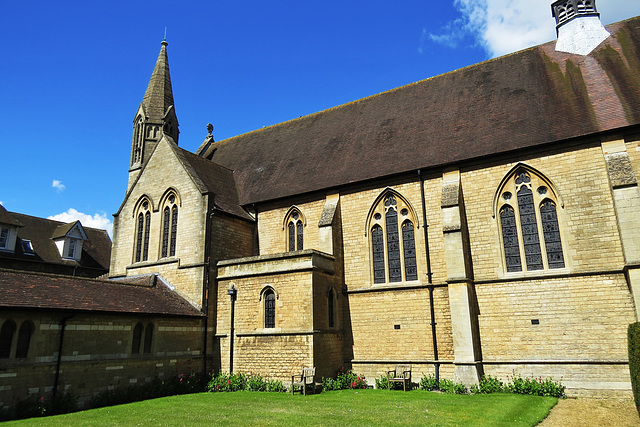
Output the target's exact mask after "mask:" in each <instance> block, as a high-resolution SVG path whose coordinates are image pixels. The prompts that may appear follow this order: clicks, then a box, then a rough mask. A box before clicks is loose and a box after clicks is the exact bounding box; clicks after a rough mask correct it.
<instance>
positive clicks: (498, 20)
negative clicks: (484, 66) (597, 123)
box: [419, 0, 640, 57]
mask: <svg viewBox="0 0 640 427" xmlns="http://www.w3.org/2000/svg"><path fill="white" fill-rule="evenodd" d="M453 4H454V6H455V7H456V9H457V10H458V13H459V14H460V16H459V17H457V18H456V19H455V20H452V21H450V22H449V23H447V24H446V25H445V26H443V27H442V28H440V29H439V30H438V31H436V32H429V33H427V36H428V37H424V36H423V37H424V38H425V40H426V39H428V40H430V41H432V42H434V43H439V44H442V45H445V46H448V47H451V48H456V47H458V46H459V43H460V41H461V40H463V39H464V38H465V37H472V38H473V39H475V43H476V44H477V45H479V46H482V48H483V49H484V50H485V51H486V52H487V56H489V57H496V56H501V55H505V54H507V53H511V52H515V51H518V50H521V49H525V48H527V47H531V46H535V45H538V44H540V43H545V42H547V41H550V40H554V39H555V38H556V32H555V20H554V19H553V17H552V16H551V6H550V5H551V2H547V1H536V2H532V1H531V0H454V2H453ZM598 11H599V12H600V14H601V15H602V20H603V22H605V23H610V22H615V21H618V20H621V19H625V18H629V17H632V16H635V15H638V14H639V13H640V6H639V5H638V3H637V2H629V1H628V0H608V1H606V2H605V1H601V2H600V3H598ZM423 33H424V31H423ZM421 46H422V45H421ZM419 50H420V49H419Z"/></svg>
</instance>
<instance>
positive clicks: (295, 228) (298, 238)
mask: <svg viewBox="0 0 640 427" xmlns="http://www.w3.org/2000/svg"><path fill="white" fill-rule="evenodd" d="M284 223H285V230H286V232H287V250H288V251H289V252H293V251H301V250H302V249H304V236H303V234H304V217H303V216H302V213H300V211H299V210H298V209H297V208H291V209H289V212H288V213H287V215H286V217H285V221H284Z"/></svg>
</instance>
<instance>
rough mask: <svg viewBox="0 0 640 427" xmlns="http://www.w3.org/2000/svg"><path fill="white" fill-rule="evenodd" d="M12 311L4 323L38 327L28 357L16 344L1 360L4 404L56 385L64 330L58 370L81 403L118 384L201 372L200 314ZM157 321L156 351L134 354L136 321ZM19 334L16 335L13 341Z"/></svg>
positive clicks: (64, 384)
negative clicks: (17, 353)
mask: <svg viewBox="0 0 640 427" xmlns="http://www.w3.org/2000/svg"><path fill="white" fill-rule="evenodd" d="M69 316H70V315H69V313H56V312H42V311H39V312H29V311H15V312H12V311H7V312H3V313H2V315H1V316H0V325H1V324H3V323H4V321H5V320H6V319H12V320H13V321H15V322H16V324H17V325H18V328H20V325H21V324H22V322H23V321H31V322H33V325H34V326H35V330H34V331H33V334H32V337H31V342H30V346H29V352H28V357H27V358H24V359H16V358H15V357H13V356H15V344H14V350H13V355H12V357H10V358H9V359H0V406H12V405H13V404H14V403H15V402H16V401H18V400H22V399H25V398H27V397H29V396H33V395H36V396H37V397H40V396H47V395H50V393H51V392H52V390H53V387H54V383H55V372H56V365H57V361H58V349H59V344H60V331H61V321H62V319H64V318H68V320H67V321H66V327H65V330H64V340H63V346H62V357H61V364H60V372H59V382H58V390H59V391H62V390H64V391H68V392H72V393H74V394H75V395H76V396H78V398H79V403H80V405H81V407H82V406H84V404H85V403H86V402H88V401H89V399H90V398H91V397H92V396H94V395H95V394H97V393H99V392H101V391H104V390H107V389H113V388H115V387H124V386H129V385H133V384H138V383H142V382H145V381H151V380H152V379H154V378H158V377H159V378H162V377H169V376H172V375H177V374H181V373H182V374H192V373H202V369H203V365H202V342H203V321H202V319H201V318H197V317H196V318H174V317H146V316H145V317H141V316H134V315H115V314H112V315H109V314H87V313H76V314H74V315H73V316H72V317H69ZM138 322H140V323H142V325H143V326H144V327H145V328H146V326H147V325H148V324H149V323H152V324H153V326H154V331H153V339H152V345H151V351H150V352H149V353H148V354H144V343H143V342H141V345H140V352H139V353H138V354H134V353H132V338H133V329H134V327H135V325H136V324H137V323H138ZM15 340H16V337H15V336H14V342H15Z"/></svg>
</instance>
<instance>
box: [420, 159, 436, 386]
mask: <svg viewBox="0 0 640 427" xmlns="http://www.w3.org/2000/svg"><path fill="white" fill-rule="evenodd" d="M418 177H419V178H420V198H421V200H422V223H423V224H424V225H423V227H422V229H423V230H424V245H425V254H426V255H425V256H426V258H427V280H428V282H429V285H430V286H429V287H428V288H429V307H430V309H431V339H432V340H433V360H435V363H434V367H435V370H436V384H439V383H440V363H438V340H437V338H436V325H437V323H436V320H435V319H436V313H435V309H434V304H433V289H434V286H433V273H432V272H431V257H430V256H429V234H428V232H427V229H428V227H429V225H428V224H427V209H426V203H425V199H424V178H423V177H422V171H421V170H420V169H418Z"/></svg>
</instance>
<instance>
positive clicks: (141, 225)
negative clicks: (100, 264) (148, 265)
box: [136, 213, 144, 262]
mask: <svg viewBox="0 0 640 427" xmlns="http://www.w3.org/2000/svg"><path fill="white" fill-rule="evenodd" d="M143 236H144V215H143V214H142V213H140V215H138V237H137V238H136V262H140V261H141V260H142V238H143Z"/></svg>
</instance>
